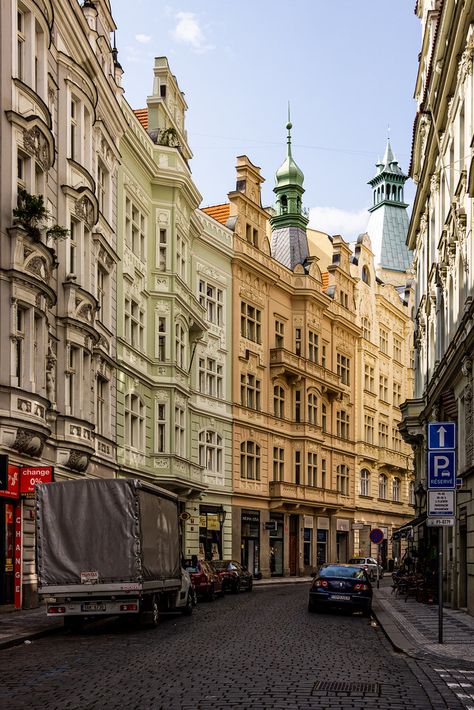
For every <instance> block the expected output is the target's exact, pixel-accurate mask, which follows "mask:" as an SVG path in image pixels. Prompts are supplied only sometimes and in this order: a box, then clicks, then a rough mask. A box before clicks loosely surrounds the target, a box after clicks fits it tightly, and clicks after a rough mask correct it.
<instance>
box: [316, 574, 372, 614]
mask: <svg viewBox="0 0 474 710" xmlns="http://www.w3.org/2000/svg"><path fill="white" fill-rule="evenodd" d="M327 607H334V608H342V609H348V610H352V611H361V612H362V613H363V615H364V616H369V615H370V612H371V610H372V585H371V583H370V579H369V576H368V574H367V572H366V570H365V569H364V568H363V567H360V566H357V565H349V564H347V565H346V564H325V565H322V566H321V567H320V569H319V572H318V573H317V574H316V576H315V577H314V580H313V583H312V585H311V588H310V590H309V601H308V611H321V610H322V609H324V608H327Z"/></svg>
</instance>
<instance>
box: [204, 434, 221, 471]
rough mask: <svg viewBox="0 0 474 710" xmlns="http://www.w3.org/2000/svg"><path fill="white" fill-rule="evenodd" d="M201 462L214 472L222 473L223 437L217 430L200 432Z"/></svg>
mask: <svg viewBox="0 0 474 710" xmlns="http://www.w3.org/2000/svg"><path fill="white" fill-rule="evenodd" d="M199 464H200V465H201V466H204V468H205V469H206V470H207V471H211V472H212V473H218V474H221V473H222V437H221V436H220V435H219V434H217V432H215V431H211V430H207V431H202V432H201V433H200V434H199Z"/></svg>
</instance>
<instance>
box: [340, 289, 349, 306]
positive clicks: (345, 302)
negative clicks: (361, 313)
mask: <svg viewBox="0 0 474 710" xmlns="http://www.w3.org/2000/svg"><path fill="white" fill-rule="evenodd" d="M339 301H340V304H341V306H344V308H349V295H348V294H347V293H346V292H345V291H342V290H340V291H339Z"/></svg>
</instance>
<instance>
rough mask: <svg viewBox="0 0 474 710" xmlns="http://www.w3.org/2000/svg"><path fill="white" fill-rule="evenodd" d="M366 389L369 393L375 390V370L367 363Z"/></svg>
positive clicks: (365, 368)
mask: <svg viewBox="0 0 474 710" xmlns="http://www.w3.org/2000/svg"><path fill="white" fill-rule="evenodd" d="M364 389H365V390H367V391H368V392H374V390H375V368H374V367H372V365H369V364H368V363H367V362H366V363H365V365H364Z"/></svg>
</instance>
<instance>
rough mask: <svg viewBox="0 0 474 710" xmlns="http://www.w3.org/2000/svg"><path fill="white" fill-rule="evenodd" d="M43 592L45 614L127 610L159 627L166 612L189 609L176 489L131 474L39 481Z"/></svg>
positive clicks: (74, 618)
mask: <svg viewBox="0 0 474 710" xmlns="http://www.w3.org/2000/svg"><path fill="white" fill-rule="evenodd" d="M36 534H37V574H38V592H39V594H40V596H41V598H42V599H43V600H44V601H45V602H46V610H47V614H48V616H55V617H58V616H62V617H64V624H65V626H68V627H72V628H77V627H80V626H81V624H82V622H83V621H84V620H85V619H86V618H89V619H90V618H93V617H98V616H115V615H129V616H134V617H135V618H137V619H139V620H140V621H141V622H145V623H150V624H152V625H156V624H157V623H158V619H159V615H160V611H161V610H181V611H182V612H183V613H187V614H190V613H191V612H192V609H193V604H194V590H193V587H192V584H191V580H190V577H189V575H188V574H187V573H186V572H185V571H184V570H182V567H181V552H180V544H179V528H178V506H177V498H176V496H175V495H174V494H173V493H170V492H168V491H166V490H163V489H161V488H158V487H157V486H153V485H149V484H147V483H143V482H142V481H138V480H135V479H131V478H121V479H98V478H88V479H80V480H73V481H60V482H56V483H48V484H38V485H37V486H36Z"/></svg>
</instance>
